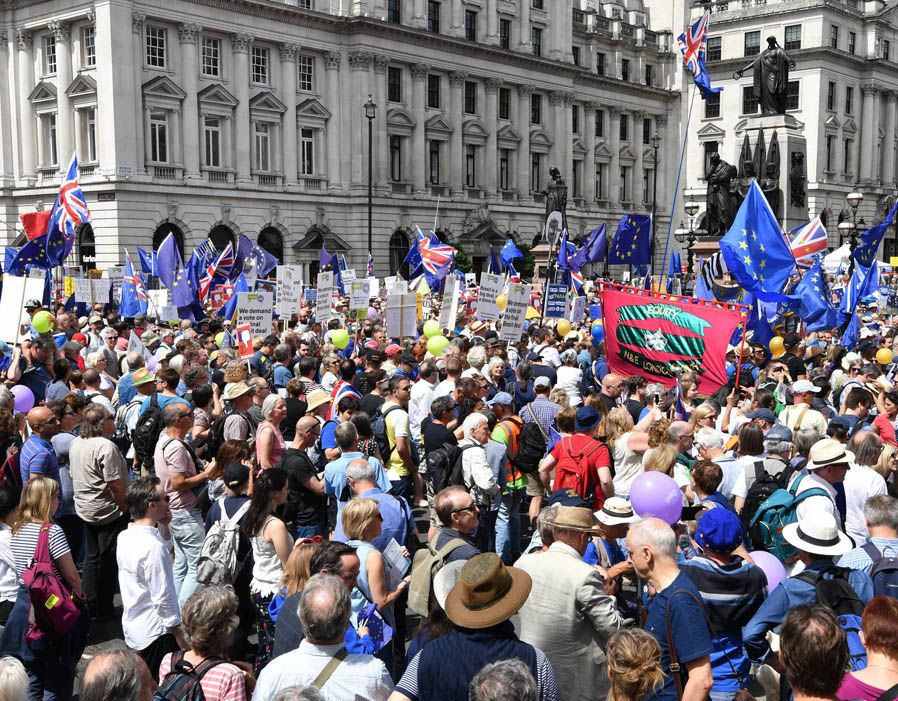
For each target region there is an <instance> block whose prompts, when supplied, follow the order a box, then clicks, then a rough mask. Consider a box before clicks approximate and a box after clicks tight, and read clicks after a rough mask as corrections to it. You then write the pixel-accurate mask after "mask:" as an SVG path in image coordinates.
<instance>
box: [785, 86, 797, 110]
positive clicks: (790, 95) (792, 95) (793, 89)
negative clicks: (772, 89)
mask: <svg viewBox="0 0 898 701" xmlns="http://www.w3.org/2000/svg"><path fill="white" fill-rule="evenodd" d="M799 98H800V95H799V87H798V81H797V80H790V81H789V84H788V85H787V86H786V109H787V110H797V109H798V107H799Z"/></svg>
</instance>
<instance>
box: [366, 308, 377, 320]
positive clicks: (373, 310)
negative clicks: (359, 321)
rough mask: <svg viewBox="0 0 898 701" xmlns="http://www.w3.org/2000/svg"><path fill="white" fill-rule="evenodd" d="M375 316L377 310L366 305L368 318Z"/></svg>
mask: <svg viewBox="0 0 898 701" xmlns="http://www.w3.org/2000/svg"><path fill="white" fill-rule="evenodd" d="M376 316H377V310H376V309H375V308H374V307H368V318H369V319H373V318H375V317H376Z"/></svg>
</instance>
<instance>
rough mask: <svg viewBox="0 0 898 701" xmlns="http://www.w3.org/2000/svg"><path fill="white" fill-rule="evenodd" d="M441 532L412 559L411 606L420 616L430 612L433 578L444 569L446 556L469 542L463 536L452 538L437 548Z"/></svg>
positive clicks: (409, 589)
mask: <svg viewBox="0 0 898 701" xmlns="http://www.w3.org/2000/svg"><path fill="white" fill-rule="evenodd" d="M438 537H439V533H437V534H436V535H434V537H433V538H431V539H430V540H429V541H428V542H427V547H426V548H421V549H420V550H419V551H418V552H416V553H415V558H414V560H412V581H411V584H410V585H409V588H408V605H409V608H410V609H411V610H412V611H414V612H415V613H417V614H418V615H419V616H427V615H428V613H429V612H430V604H431V598H432V596H433V578H434V577H436V574H437V572H439V571H440V570H441V569H443V565H445V564H446V558H448V557H449V555H450V554H451V553H452V552H453V551H454V550H455V549H456V548H460V547H462V546H463V545H467V543H466V542H465V541H464V540H462V539H461V538H452V539H451V540H450V541H449V542H448V543H446V544H445V545H444V546H443V547H442V548H440V549H439V550H437V549H436V542H437V538H438Z"/></svg>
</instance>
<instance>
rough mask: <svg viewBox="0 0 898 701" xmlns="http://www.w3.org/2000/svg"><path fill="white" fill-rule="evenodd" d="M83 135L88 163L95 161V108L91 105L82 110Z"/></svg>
mask: <svg viewBox="0 0 898 701" xmlns="http://www.w3.org/2000/svg"><path fill="white" fill-rule="evenodd" d="M84 136H85V137H86V138H85V143H86V145H87V153H86V154H84V155H86V156H87V162H88V163H95V162H96V160H97V110H95V109H94V108H93V107H91V108H89V109H86V110H84Z"/></svg>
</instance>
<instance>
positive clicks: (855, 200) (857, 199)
mask: <svg viewBox="0 0 898 701" xmlns="http://www.w3.org/2000/svg"><path fill="white" fill-rule="evenodd" d="M845 199H846V200H848V204H849V205H850V206H851V233H850V236H849V243H848V245H849V247H850V248H851V252H852V253H854V250H855V249H856V248H857V208H858V207H859V206H860V204H861V202H863V201H864V194H863V193H862V192H861V191H860V190H855V191H854V192H851V193H849V194H848V196H847V197H846V198H845ZM853 272H854V256H852V257H851V263H849V265H848V276H849V277H851V274H852V273H853Z"/></svg>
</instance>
